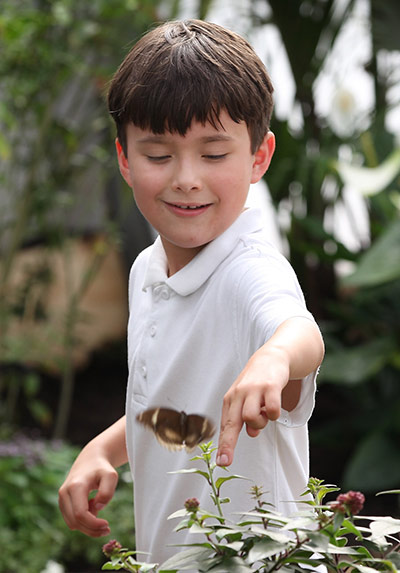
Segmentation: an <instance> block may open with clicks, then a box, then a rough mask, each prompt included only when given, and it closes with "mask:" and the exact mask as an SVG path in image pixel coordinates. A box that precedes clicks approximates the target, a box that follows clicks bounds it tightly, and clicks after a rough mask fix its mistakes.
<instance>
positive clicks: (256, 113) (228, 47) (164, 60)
mask: <svg viewBox="0 0 400 573" xmlns="http://www.w3.org/2000/svg"><path fill="white" fill-rule="evenodd" d="M272 92H273V87H272V84H271V80H270V78H269V76H268V73H267V71H266V69H265V66H264V64H263V63H262V62H261V60H260V59H259V57H258V56H257V55H256V53H255V52H254V50H253V48H252V47H251V46H250V44H249V43H248V42H247V41H246V40H245V39H244V38H242V37H241V36H239V35H238V34H236V33H234V32H231V31H230V30H227V29H225V28H223V27H221V26H219V25H217V24H213V23H210V22H204V21H201V20H185V21H177V22H175V21H173V22H167V23H165V24H163V25H161V26H159V27H157V28H155V29H154V30H152V31H150V32H148V33H147V34H146V35H145V36H143V37H142V38H141V39H140V40H139V41H138V42H137V43H136V44H135V45H134V46H133V48H132V49H131V51H130V52H129V53H128V55H127V56H126V58H125V59H124V61H123V62H122V64H121V66H120V67H119V69H118V70H117V72H116V73H115V75H114V77H113V79H112V81H111V86H110V90H109V94H108V107H109V111H110V114H111V116H112V117H113V119H114V121H115V123H116V126H117V136H118V139H119V141H120V143H121V146H122V148H123V150H124V152H125V154H126V153H127V141H126V125H127V124H128V123H129V122H132V123H133V124H134V125H136V126H137V127H140V128H141V129H150V130H151V131H152V132H153V133H164V132H165V131H166V130H168V131H171V132H178V133H179V134H181V135H185V133H186V131H187V130H188V129H189V128H190V125H191V123H192V121H193V120H196V121H199V122H201V123H203V124H205V123H206V122H207V121H209V122H210V123H211V124H212V125H213V126H214V127H217V126H218V125H220V123H219V115H220V112H221V111H222V110H223V109H226V111H227V112H228V113H229V115H230V117H231V118H232V119H233V120H234V121H236V122H239V121H244V122H245V123H246V125H247V127H248V130H249V134H250V140H251V150H252V153H254V152H255V151H256V150H257V149H258V148H259V146H260V145H261V143H262V140H263V138H264V136H265V134H266V133H267V132H268V129H269V123H270V119H271V113H272V106H273V102H272Z"/></svg>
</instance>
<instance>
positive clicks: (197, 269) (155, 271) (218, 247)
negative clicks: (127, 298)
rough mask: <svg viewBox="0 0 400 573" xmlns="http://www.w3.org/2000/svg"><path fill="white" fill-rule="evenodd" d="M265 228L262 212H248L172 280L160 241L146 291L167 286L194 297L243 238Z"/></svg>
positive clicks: (149, 266)
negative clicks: (154, 287)
mask: <svg viewBox="0 0 400 573" xmlns="http://www.w3.org/2000/svg"><path fill="white" fill-rule="evenodd" d="M261 228H262V216H261V212H260V211H259V210H258V209H254V208H250V209H246V210H245V211H243V212H242V213H241V214H240V216H239V217H238V218H237V219H236V221H234V223H233V224H232V225H231V226H230V227H228V229H227V230H226V231H224V232H223V233H222V234H221V235H219V237H217V238H216V239H214V240H213V241H211V243H209V244H208V245H207V246H206V247H204V249H202V250H201V251H200V252H199V253H198V254H197V255H196V256H195V257H194V258H193V259H192V260H191V261H190V262H189V263H188V264H187V265H185V266H184V267H183V268H182V269H181V270H180V271H178V272H177V273H175V274H174V275H172V277H168V275H167V269H168V263H167V257H166V255H165V251H164V247H163V245H162V242H161V239H160V237H157V239H156V240H155V242H154V244H153V247H152V249H151V254H150V257H149V260H148V263H147V267H146V271H145V275H144V281H143V287H142V288H143V290H146V289H147V288H148V287H151V286H155V285H159V284H166V285H167V286H168V287H169V288H171V289H172V290H173V291H175V292H176V293H177V294H179V295H181V296H186V295H189V294H192V293H193V292H195V291H196V290H197V289H198V288H200V287H201V286H202V285H203V284H204V283H205V281H206V280H207V279H208V278H209V277H210V276H211V275H212V273H213V272H214V271H215V269H216V268H217V267H218V266H219V265H220V264H221V263H222V261H223V260H224V259H225V258H226V257H227V256H228V255H229V254H230V253H231V252H232V250H233V249H234V247H235V246H236V245H237V243H238V242H239V240H240V237H241V236H242V235H244V234H248V233H253V232H256V231H258V230H260V229H261Z"/></svg>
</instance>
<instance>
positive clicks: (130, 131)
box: [117, 111, 275, 275]
mask: <svg viewBox="0 0 400 573" xmlns="http://www.w3.org/2000/svg"><path fill="white" fill-rule="evenodd" d="M220 121H221V124H222V126H223V127H221V126H218V129H216V128H215V127H213V126H212V125H211V124H210V123H206V124H205V125H202V124H201V123H198V122H193V124H192V125H191V127H190V129H189V130H188V131H187V132H186V134H185V135H184V136H182V135H179V134H178V133H171V132H168V131H166V132H165V133H164V134H161V135H160V134H155V133H153V132H152V131H148V130H143V129H140V128H138V127H136V126H135V125H133V124H129V125H128V126H127V149H128V152H127V155H128V156H127V157H125V155H124V153H123V151H122V149H121V146H120V144H119V142H118V141H117V152H118V162H119V166H120V170H121V173H122V176H123V177H124V179H125V181H126V182H127V183H128V185H129V186H130V187H131V188H132V190H133V194H134V197H135V201H136V203H137V206H138V208H139V209H140V211H141V212H142V214H143V215H144V217H145V218H146V219H147V221H148V222H149V223H150V224H151V225H152V226H153V227H154V228H155V229H156V230H157V231H158V233H159V234H160V237H161V240H162V243H163V246H164V249H165V252H166V255H167V259H168V265H169V269H168V270H169V274H170V275H172V274H174V273H175V272H177V271H178V270H179V269H181V268H182V267H183V266H184V265H185V264H187V263H188V262H190V261H191V260H192V258H193V257H194V256H195V255H196V254H197V253H198V252H199V251H200V250H201V249H202V248H203V247H204V246H205V245H207V243H209V242H210V241H212V240H213V239H215V238H216V237H218V236H219V235H220V234H221V233H223V232H224V231H225V230H226V229H227V228H228V227H229V226H230V225H231V224H232V223H233V222H234V221H235V220H236V218H237V217H238V216H239V215H240V213H241V212H242V210H243V207H244V204H245V201H246V197H247V194H248V190H249V186H250V183H256V182H257V181H259V179H260V178H261V177H262V176H263V174H264V173H265V171H266V170H267V169H268V166H269V163H270V160H271V157H272V155H273V152H274V149H275V139H274V136H273V134H272V133H268V134H267V135H266V137H265V139H264V141H263V143H262V144H261V146H260V148H259V150H258V151H257V152H256V153H255V154H252V153H251V146H250V136H249V132H248V129H247V126H246V124H245V123H244V122H241V123H236V122H234V121H233V120H232V119H231V117H230V116H229V114H228V113H227V112H225V111H223V112H222V113H221V115H220Z"/></svg>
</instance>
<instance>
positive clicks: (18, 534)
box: [0, 435, 134, 573]
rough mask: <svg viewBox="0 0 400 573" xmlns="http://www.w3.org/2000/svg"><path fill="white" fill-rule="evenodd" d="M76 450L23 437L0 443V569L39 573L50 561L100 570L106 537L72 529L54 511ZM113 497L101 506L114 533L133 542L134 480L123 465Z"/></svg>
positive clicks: (7, 572) (8, 572)
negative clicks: (105, 505) (97, 537)
mask: <svg viewBox="0 0 400 573" xmlns="http://www.w3.org/2000/svg"><path fill="white" fill-rule="evenodd" d="M77 453H78V449H77V448H75V447H72V446H70V445H67V444H64V443H61V442H45V441H43V440H38V439H32V438H28V437H26V436H22V435H19V436H16V437H14V439H13V440H12V441H7V442H5V441H3V442H0V484H1V486H0V507H1V512H0V538H1V546H2V548H1V551H0V571H1V572H2V573H22V572H24V573H39V572H41V571H43V570H44V569H45V567H46V563H47V562H48V561H49V560H52V561H55V562H58V563H60V564H62V565H63V566H64V567H65V570H66V571H68V570H76V571H80V572H82V571H90V570H96V569H99V566H100V563H101V552H100V551H99V548H100V547H101V545H102V543H104V540H107V538H102V540H99V539H91V538H89V537H86V536H85V535H83V534H82V533H80V532H76V531H70V530H69V529H68V528H67V526H66V525H65V523H64V520H63V518H62V516H61V513H60V511H59V509H58V488H59V486H60V485H61V483H62V481H63V479H64V477H65V474H66V472H67V471H68V469H69V468H70V466H71V464H72V462H73V460H74V458H75V457H76V455H77ZM120 476H121V477H120V484H119V486H118V488H117V492H116V494H115V497H114V499H113V500H112V502H111V503H110V504H109V506H108V507H107V509H105V510H104V512H103V515H104V516H105V517H106V518H107V519H108V520H109V522H110V525H111V530H112V536H113V537H115V536H118V538H121V539H124V543H126V544H132V543H133V542H134V534H133V512H132V484H131V483H129V478H128V477H127V476H128V472H127V471H126V468H123V469H122V471H121V473H120Z"/></svg>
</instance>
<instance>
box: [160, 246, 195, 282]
mask: <svg viewBox="0 0 400 573" xmlns="http://www.w3.org/2000/svg"><path fill="white" fill-rule="evenodd" d="M161 242H162V243H163V247H164V250H165V254H166V257H167V264H168V270H167V273H168V276H169V277H171V276H172V275H174V274H175V273H177V272H178V271H180V270H181V269H183V267H185V266H186V265H187V264H188V263H190V261H191V260H192V259H194V257H195V256H196V255H197V254H198V253H199V252H200V251H202V250H203V248H204V247H205V245H201V246H200V247H194V248H190V249H182V248H180V247H176V248H175V246H174V245H172V244H171V243H167V242H165V241H163V238H162V237H161Z"/></svg>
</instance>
